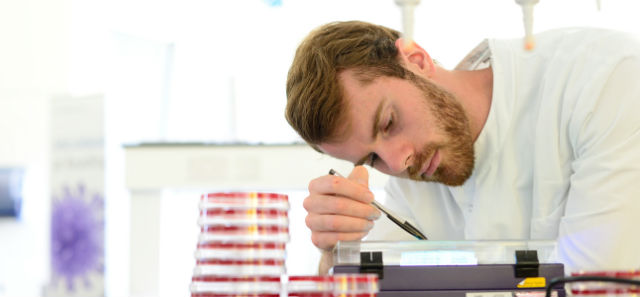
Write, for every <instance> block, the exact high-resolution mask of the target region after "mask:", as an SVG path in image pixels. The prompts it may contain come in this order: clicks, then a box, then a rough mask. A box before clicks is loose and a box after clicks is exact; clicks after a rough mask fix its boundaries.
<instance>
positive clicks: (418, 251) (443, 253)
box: [333, 240, 557, 266]
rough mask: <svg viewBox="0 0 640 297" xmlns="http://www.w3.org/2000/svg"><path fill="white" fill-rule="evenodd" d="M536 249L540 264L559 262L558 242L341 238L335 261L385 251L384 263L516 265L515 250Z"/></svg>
mask: <svg viewBox="0 0 640 297" xmlns="http://www.w3.org/2000/svg"><path fill="white" fill-rule="evenodd" d="M518 250H535V251H537V254H538V260H539V262H540V263H556V262H557V257H556V242H555V241H549V240H540V241H537V240H532V241H493V240H486V241H482V240H480V241H431V240H421V241H341V242H338V244H336V247H335V248H334V250H333V254H334V257H333V264H334V266H336V265H360V253H361V252H382V257H383V258H382V261H383V263H384V264H385V265H399V266H412V265H478V264H515V263H516V258H515V256H514V255H515V252H516V251H518Z"/></svg>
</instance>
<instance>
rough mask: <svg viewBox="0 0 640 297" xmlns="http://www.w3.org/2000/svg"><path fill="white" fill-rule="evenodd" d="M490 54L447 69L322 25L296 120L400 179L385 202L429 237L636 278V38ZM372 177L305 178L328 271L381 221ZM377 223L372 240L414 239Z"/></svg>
mask: <svg viewBox="0 0 640 297" xmlns="http://www.w3.org/2000/svg"><path fill="white" fill-rule="evenodd" d="M486 44H487V51H488V52H490V57H491V58H490V66H489V67H486V68H481V69H470V70H458V69H456V70H447V69H444V68H442V67H440V66H439V65H438V64H437V63H435V62H434V60H433V59H432V58H431V57H430V56H429V54H428V53H427V52H426V51H425V50H424V49H422V48H421V47H420V46H419V45H417V44H415V43H409V44H408V45H405V42H404V40H403V39H402V38H400V35H399V33H398V32H397V31H395V30H392V29H389V28H385V27H382V26H377V25H373V24H368V23H364V22H337V23H330V24H327V25H324V26H321V27H320V28H318V29H316V30H314V31H313V32H311V33H310V35H309V36H308V37H307V38H306V39H305V40H304V41H303V42H302V43H301V45H300V46H299V48H298V50H297V52H296V55H295V58H294V61H293V63H292V65H291V68H290V70H289V76H288V79H287V100H288V102H287V108H286V118H287V120H288V122H289V123H290V124H291V126H292V127H293V128H294V129H295V130H296V131H297V132H298V133H299V134H300V136H301V137H302V138H303V139H304V140H305V141H307V142H308V143H309V144H310V145H311V146H312V147H313V148H315V149H316V150H318V151H320V152H322V153H326V154H329V155H331V156H333V157H336V158H339V159H343V160H347V161H350V162H352V163H354V164H355V165H362V164H366V165H370V166H371V167H373V168H375V169H377V170H379V171H381V172H383V173H386V174H389V175H391V176H392V177H390V179H389V182H388V184H387V186H386V187H385V190H386V192H387V199H386V201H387V206H389V207H390V208H391V209H393V210H394V211H396V212H398V213H399V214H401V215H402V216H403V217H405V218H408V219H410V220H411V221H413V222H415V223H416V224H417V227H418V228H419V229H421V231H422V232H423V233H425V234H426V235H427V236H428V237H429V239H432V240H480V239H496V240H497V239H502V240H529V239H532V240H535V239H551V240H558V248H557V257H558V259H559V260H560V261H562V262H563V263H564V264H565V265H566V269H567V272H571V271H575V270H579V269H591V270H593V269H598V270H600V269H631V268H638V267H640V252H639V251H640V236H637V232H634V231H635V229H636V228H637V227H636V226H638V225H640V224H639V223H640V187H637V186H636V185H635V184H634V182H636V181H638V180H640V117H639V116H637V115H636V113H637V111H640V83H638V79H639V78H640V41H639V40H638V39H635V38H633V37H632V36H629V35H627V34H623V33H620V32H613V31H608V30H602V29H564V30H554V31H550V32H546V33H542V34H539V35H538V36H537V45H536V48H535V50H533V51H530V52H528V51H525V50H523V48H522V43H521V40H488V42H487V43H486ZM367 180H368V175H367V171H366V169H365V168H364V167H362V166H356V167H355V168H354V170H353V171H352V172H351V174H350V175H349V177H348V178H346V179H345V178H340V177H336V176H330V175H327V176H322V177H319V178H317V179H314V180H313V181H311V182H310V183H309V196H308V197H307V198H306V199H305V201H304V207H305V208H306V210H307V211H308V215H307V218H306V224H307V226H308V227H309V228H310V229H311V231H312V241H313V243H314V244H315V245H316V246H317V247H319V248H320V249H321V250H322V251H323V255H322V260H321V263H320V272H321V273H325V272H326V271H327V269H328V268H329V267H330V266H331V262H332V259H331V252H330V251H331V249H332V248H333V246H334V245H335V244H336V242H337V241H339V240H359V239H362V238H363V237H364V236H365V235H367V234H368V233H369V231H370V230H372V227H373V225H374V224H373V222H374V221H375V220H376V219H377V218H378V217H380V213H379V212H378V211H377V210H376V209H374V208H373V207H372V206H371V205H370V202H371V201H372V199H373V194H372V193H371V192H370V191H369V190H368V187H367ZM381 221H382V220H381ZM381 221H379V222H381ZM380 225H384V224H380V223H376V228H375V229H373V231H372V232H371V235H370V236H369V237H368V238H375V239H390V240H402V239H408V237H406V235H405V234H404V232H402V231H401V230H400V229H397V228H396V229H393V228H392V227H389V226H388V225H386V226H380Z"/></svg>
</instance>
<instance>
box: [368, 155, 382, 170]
mask: <svg viewBox="0 0 640 297" xmlns="http://www.w3.org/2000/svg"><path fill="white" fill-rule="evenodd" d="M379 158H380V157H378V154H376V153H371V154H369V166H371V167H375V165H376V164H375V163H376V160H378V159H379Z"/></svg>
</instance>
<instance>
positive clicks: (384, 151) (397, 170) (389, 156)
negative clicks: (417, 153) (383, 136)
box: [378, 141, 414, 175]
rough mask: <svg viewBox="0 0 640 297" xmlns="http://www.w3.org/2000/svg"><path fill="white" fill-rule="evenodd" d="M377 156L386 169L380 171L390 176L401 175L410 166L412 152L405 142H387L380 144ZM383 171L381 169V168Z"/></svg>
mask: <svg viewBox="0 0 640 297" xmlns="http://www.w3.org/2000/svg"><path fill="white" fill-rule="evenodd" d="M378 156H379V157H380V159H381V160H382V161H383V165H384V166H385V167H386V168H384V169H386V170H381V171H386V173H388V174H391V175H401V174H402V173H404V172H405V171H406V170H407V168H408V167H409V166H410V165H411V162H412V158H413V156H414V150H413V148H412V146H411V145H410V144H409V142H406V141H402V142H401V141H387V142H385V143H382V145H381V146H380V149H379V150H378ZM381 169H383V168H381Z"/></svg>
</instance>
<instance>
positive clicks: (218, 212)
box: [200, 207, 289, 219]
mask: <svg viewBox="0 0 640 297" xmlns="http://www.w3.org/2000/svg"><path fill="white" fill-rule="evenodd" d="M200 216H201V217H229V218H236V217H237V218H247V219H249V218H256V217H258V218H263V217H265V218H278V217H289V212H288V211H286V210H281V209H269V208H266V209H262V208H242V209H237V208H224V207H216V208H207V209H202V210H200Z"/></svg>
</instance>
